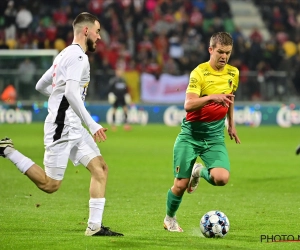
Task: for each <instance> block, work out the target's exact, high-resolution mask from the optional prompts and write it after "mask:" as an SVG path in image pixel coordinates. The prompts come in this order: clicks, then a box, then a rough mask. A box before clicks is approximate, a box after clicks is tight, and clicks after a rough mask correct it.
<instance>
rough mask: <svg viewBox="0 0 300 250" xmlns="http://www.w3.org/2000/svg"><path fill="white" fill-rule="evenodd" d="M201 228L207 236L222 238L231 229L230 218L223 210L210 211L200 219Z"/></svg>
mask: <svg viewBox="0 0 300 250" xmlns="http://www.w3.org/2000/svg"><path fill="white" fill-rule="evenodd" d="M200 230H201V232H202V234H203V235H204V236H205V237H206V238H222V237H224V236H225V235H226V234H227V233H228V231H229V220H228V218H227V216H226V215H225V214H224V213H223V212H221V211H218V210H213V211H209V212H207V213H206V214H204V215H203V216H202V218H201V220H200Z"/></svg>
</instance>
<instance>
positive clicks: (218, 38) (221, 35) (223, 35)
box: [209, 32, 233, 48]
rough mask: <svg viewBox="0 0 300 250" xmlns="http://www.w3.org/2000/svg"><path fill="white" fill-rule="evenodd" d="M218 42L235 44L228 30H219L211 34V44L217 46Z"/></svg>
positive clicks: (226, 44)
mask: <svg viewBox="0 0 300 250" xmlns="http://www.w3.org/2000/svg"><path fill="white" fill-rule="evenodd" d="M217 43H219V44H221V45H225V46H228V45H231V46H233V39H232V36H231V35H230V34H229V33H228V32H217V33H215V34H213V35H212V36H211V38H210V41H209V46H210V47H213V48H215V47H216V46H217Z"/></svg>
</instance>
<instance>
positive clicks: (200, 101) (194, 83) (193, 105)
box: [184, 70, 234, 112]
mask: <svg viewBox="0 0 300 250" xmlns="http://www.w3.org/2000/svg"><path fill="white" fill-rule="evenodd" d="M202 81H203V79H202V76H201V75H200V74H199V73H198V72H197V71H196V70H193V71H192V72H191V74H190V80H189V85H188V87H187V90H186V95H185V102H184V109H185V111H186V112H191V111H195V110H197V109H200V108H203V107H204V106H205V105H206V104H208V103H211V102H216V103H219V104H221V105H223V106H227V107H229V103H232V100H231V97H234V95H232V94H213V95H208V96H202V97H200V95H201V82H202Z"/></svg>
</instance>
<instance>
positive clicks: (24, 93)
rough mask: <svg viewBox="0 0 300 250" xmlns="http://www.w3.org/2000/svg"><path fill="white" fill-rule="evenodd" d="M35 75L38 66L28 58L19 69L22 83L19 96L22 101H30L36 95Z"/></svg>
mask: <svg viewBox="0 0 300 250" xmlns="http://www.w3.org/2000/svg"><path fill="white" fill-rule="evenodd" d="M35 73H36V66H35V64H34V63H33V62H32V61H31V60H30V59H29V58H26V59H25V60H24V61H23V62H21V63H20V65H19V68H18V74H19V83H20V85H19V89H18V95H19V96H21V99H23V100H24V99H29V98H30V97H31V95H32V93H35V89H34V88H35V87H34V86H35V84H36V81H35V79H34V78H35Z"/></svg>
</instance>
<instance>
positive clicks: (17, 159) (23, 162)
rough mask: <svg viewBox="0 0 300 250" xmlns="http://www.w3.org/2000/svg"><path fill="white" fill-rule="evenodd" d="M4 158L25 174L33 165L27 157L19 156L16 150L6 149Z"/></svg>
mask: <svg viewBox="0 0 300 250" xmlns="http://www.w3.org/2000/svg"><path fill="white" fill-rule="evenodd" d="M4 154H5V158H7V159H9V160H10V161H11V162H12V163H13V164H15V165H16V166H17V168H18V169H19V170H20V171H21V172H22V173H23V174H25V173H26V171H27V170H28V169H29V168H30V167H31V166H32V165H33V164H34V162H33V161H32V160H31V159H29V158H28V157H26V156H24V155H23V154H21V153H20V152H19V151H18V150H15V149H13V148H10V147H7V148H6V149H5V150H4Z"/></svg>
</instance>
